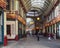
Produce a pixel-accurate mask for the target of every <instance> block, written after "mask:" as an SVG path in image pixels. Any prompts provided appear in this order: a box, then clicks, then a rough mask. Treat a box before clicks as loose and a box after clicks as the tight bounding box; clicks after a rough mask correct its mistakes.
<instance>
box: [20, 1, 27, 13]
mask: <svg viewBox="0 0 60 48" xmlns="http://www.w3.org/2000/svg"><path fill="white" fill-rule="evenodd" d="M19 1H20V4H21V6H22V8H23V10H24V12H25V13H26V12H27V11H26V8H25V6H24V5H23V2H22V1H21V0H19Z"/></svg>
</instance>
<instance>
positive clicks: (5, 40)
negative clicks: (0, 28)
mask: <svg viewBox="0 0 60 48" xmlns="http://www.w3.org/2000/svg"><path fill="white" fill-rule="evenodd" d="M6 18H7V17H6V12H5V11H4V46H6V45H7V31H6V30H7V29H6V21H7V20H6Z"/></svg>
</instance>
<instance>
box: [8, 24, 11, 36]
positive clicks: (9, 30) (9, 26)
mask: <svg viewBox="0 0 60 48" xmlns="http://www.w3.org/2000/svg"><path fill="white" fill-rule="evenodd" d="M7 35H11V25H7Z"/></svg>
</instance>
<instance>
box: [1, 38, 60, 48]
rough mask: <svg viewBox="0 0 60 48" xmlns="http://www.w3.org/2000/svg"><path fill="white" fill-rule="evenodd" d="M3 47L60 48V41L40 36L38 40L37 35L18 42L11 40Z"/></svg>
mask: <svg viewBox="0 0 60 48" xmlns="http://www.w3.org/2000/svg"><path fill="white" fill-rule="evenodd" d="M2 48H60V41H59V40H51V41H49V40H48V39H47V38H40V41H37V39H36V37H28V38H25V39H21V40H19V41H18V42H16V41H10V42H9V43H8V46H5V47H2Z"/></svg>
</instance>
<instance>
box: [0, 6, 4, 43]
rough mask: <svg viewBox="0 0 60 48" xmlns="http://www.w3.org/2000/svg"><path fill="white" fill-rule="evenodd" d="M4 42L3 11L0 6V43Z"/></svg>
mask: <svg viewBox="0 0 60 48" xmlns="http://www.w3.org/2000/svg"><path fill="white" fill-rule="evenodd" d="M3 43H4V12H3V9H2V8H1V7H0V44H3Z"/></svg>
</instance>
